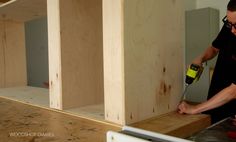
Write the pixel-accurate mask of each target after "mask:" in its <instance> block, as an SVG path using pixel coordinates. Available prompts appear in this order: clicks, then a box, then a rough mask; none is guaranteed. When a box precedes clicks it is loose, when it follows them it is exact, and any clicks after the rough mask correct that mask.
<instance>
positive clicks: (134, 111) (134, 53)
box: [124, 0, 184, 123]
mask: <svg viewBox="0 0 236 142" xmlns="http://www.w3.org/2000/svg"><path fill="white" fill-rule="evenodd" d="M124 5H125V7H124V31H125V32H124V63H125V65H124V67H125V94H126V95H125V100H126V102H125V106H126V110H127V111H126V120H127V123H132V122H137V121H140V120H143V119H146V118H149V117H151V116H156V115H160V114H165V113H168V112H171V111H173V110H175V109H176V107H177V105H178V103H179V99H180V95H181V92H182V82H183V79H182V78H183V75H182V74H183V66H184V60H183V59H184V54H183V53H184V40H183V37H184V11H183V9H184V7H183V5H184V4H183V2H181V1H173V0H166V1H162V0H148V1H146V0H130V1H125V3H124ZM164 11H165V12H164ZM163 12H164V13H165V14H163ZM167 15H172V16H167ZM173 23H174V24H173Z"/></svg>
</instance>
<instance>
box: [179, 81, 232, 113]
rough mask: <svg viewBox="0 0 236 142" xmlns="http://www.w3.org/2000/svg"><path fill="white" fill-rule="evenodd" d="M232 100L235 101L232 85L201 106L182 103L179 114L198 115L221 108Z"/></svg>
mask: <svg viewBox="0 0 236 142" xmlns="http://www.w3.org/2000/svg"><path fill="white" fill-rule="evenodd" d="M233 99H236V85H235V84H233V83H232V84H231V85H230V86H229V87H227V88H225V89H223V90H222V91H220V92H219V93H217V94H216V95H215V96H214V97H212V98H211V99H209V100H208V101H206V102H203V103H201V104H198V105H190V104H188V103H186V102H182V103H181V104H180V105H179V106H178V108H179V113H181V114H183V113H186V114H198V113H201V112H203V111H207V110H211V109H213V108H216V107H219V106H222V105H224V104H226V103H227V102H229V101H231V100H233ZM235 108H236V106H235Z"/></svg>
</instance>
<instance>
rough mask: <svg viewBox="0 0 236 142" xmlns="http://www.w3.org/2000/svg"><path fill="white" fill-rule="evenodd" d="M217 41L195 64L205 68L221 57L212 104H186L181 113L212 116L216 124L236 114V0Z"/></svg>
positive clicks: (209, 94)
mask: <svg viewBox="0 0 236 142" xmlns="http://www.w3.org/2000/svg"><path fill="white" fill-rule="evenodd" d="M223 22H224V26H223V27H222V29H221V31H220V33H219V34H218V36H217V38H216V39H215V40H214V41H213V42H212V45H211V46H210V47H208V48H207V49H206V51H205V52H204V53H203V54H202V55H200V56H199V57H197V58H196V59H195V60H194V61H193V63H194V64H198V65H202V64H203V63H204V62H205V61H207V60H210V59H212V58H214V57H215V56H216V55H217V54H218V59H217V62H216V65H215V70H214V73H213V76H212V81H211V85H210V88H209V92H208V98H207V99H208V101H206V102H203V103H201V104H199V105H195V106H193V105H189V104H187V103H186V102H182V103H181V104H180V105H179V107H178V108H179V113H186V114H197V113H201V112H204V113H207V114H210V115H211V119H212V123H215V122H217V121H219V120H221V119H224V118H226V117H229V116H233V115H235V114H236V0H230V1H229V3H228V5H227V15H226V16H225V17H224V18H223Z"/></svg>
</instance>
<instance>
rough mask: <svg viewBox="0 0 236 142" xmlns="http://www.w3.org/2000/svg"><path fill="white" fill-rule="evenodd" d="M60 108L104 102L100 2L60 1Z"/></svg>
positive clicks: (97, 0) (94, 0)
mask: <svg viewBox="0 0 236 142" xmlns="http://www.w3.org/2000/svg"><path fill="white" fill-rule="evenodd" d="M60 24H61V25H60V32H61V69H62V70H61V71H62V72H61V76H62V99H63V108H65V109H66V108H71V107H78V106H84V105H91V104H98V103H103V58H102V57H103V52H102V50H103V48H102V0H86V1H85V0H63V1H60Z"/></svg>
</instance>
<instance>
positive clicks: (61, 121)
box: [0, 98, 121, 142]
mask: <svg viewBox="0 0 236 142" xmlns="http://www.w3.org/2000/svg"><path fill="white" fill-rule="evenodd" d="M0 116H1V117H0V141H3V142H105V134H106V132H107V131H108V130H113V131H119V130H121V128H120V127H119V126H116V125H112V124H109V123H104V122H98V121H92V120H87V119H83V118H79V117H74V116H71V115H68V114H64V113H61V112H56V111H51V110H47V109H42V108H39V107H35V106H30V105H27V104H23V103H19V102H15V101H11V100H7V99H4V98H0Z"/></svg>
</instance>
